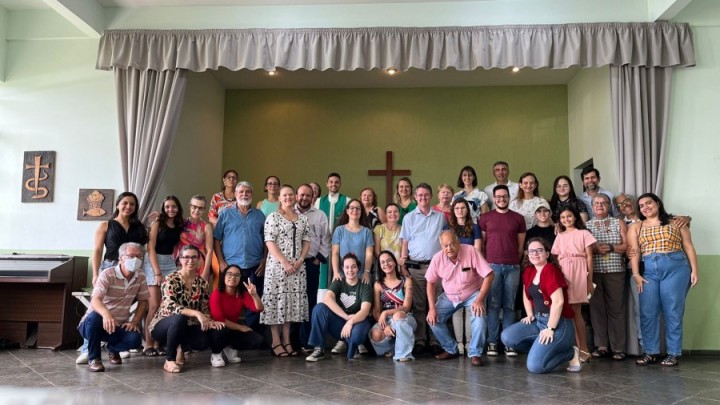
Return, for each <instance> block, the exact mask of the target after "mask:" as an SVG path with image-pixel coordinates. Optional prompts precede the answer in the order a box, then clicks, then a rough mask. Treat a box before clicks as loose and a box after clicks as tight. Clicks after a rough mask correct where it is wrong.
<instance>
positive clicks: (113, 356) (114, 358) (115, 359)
mask: <svg viewBox="0 0 720 405" xmlns="http://www.w3.org/2000/svg"><path fill="white" fill-rule="evenodd" d="M108 358H109V359H110V364H112V365H113V366H119V365H121V364H122V357H120V353H113V352H108Z"/></svg>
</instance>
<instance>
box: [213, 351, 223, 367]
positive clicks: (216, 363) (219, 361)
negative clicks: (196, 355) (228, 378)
mask: <svg viewBox="0 0 720 405" xmlns="http://www.w3.org/2000/svg"><path fill="white" fill-rule="evenodd" d="M210 365H212V366H213V367H225V360H223V358H222V353H212V354H211V355H210Z"/></svg>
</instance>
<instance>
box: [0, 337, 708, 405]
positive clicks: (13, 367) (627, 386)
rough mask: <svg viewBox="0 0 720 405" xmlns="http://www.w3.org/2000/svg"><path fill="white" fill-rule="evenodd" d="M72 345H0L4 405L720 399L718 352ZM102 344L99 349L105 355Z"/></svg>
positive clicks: (0, 396)
mask: <svg viewBox="0 0 720 405" xmlns="http://www.w3.org/2000/svg"><path fill="white" fill-rule="evenodd" d="M76 355H77V353H76V352H75V351H61V352H52V351H49V350H32V349H30V350H13V351H0V404H8V403H9V404H30V403H31V404H77V403H103V404H116V403H117V404H130V405H141V404H174V403H192V404H226V403H227V404H229V403H238V402H248V403H281V402H282V403H324V402H334V403H348V404H384V403H428V402H432V403H462V402H482V403H492V404H513V405H515V404H521V403H533V404H564V403H583V404H619V403H632V404H638V403H645V404H675V403H678V404H717V405H720V358H718V357H703V356H685V357H683V358H681V363H680V366H679V367H676V368H670V369H668V368H662V367H660V366H650V367H637V366H635V364H634V359H632V358H629V359H628V360H626V361H624V362H614V361H612V360H601V361H593V362H591V363H589V364H587V365H586V366H585V367H584V368H583V371H582V372H581V373H579V374H570V373H566V372H565V371H558V372H555V373H551V374H546V375H533V374H529V373H528V372H527V371H526V369H525V357H524V356H522V355H521V356H520V357H517V358H514V359H507V358H505V357H504V356H500V357H497V358H486V364H485V367H481V368H474V367H472V366H471V365H470V362H469V361H468V359H466V358H461V359H457V360H446V361H439V360H434V359H432V358H431V357H429V356H423V357H420V358H419V359H418V360H416V361H414V362H408V363H398V362H393V361H391V360H388V359H385V358H361V359H358V360H353V361H347V360H346V359H345V356H344V355H342V356H337V355H336V356H332V358H330V359H326V360H322V361H320V362H318V363H307V362H305V361H304V358H303V357H297V358H288V359H277V358H273V357H271V356H270V355H269V353H265V352H263V353H258V352H241V356H242V358H243V361H242V363H240V364H232V365H228V366H227V367H225V368H219V369H218V368H215V369H214V368H211V367H210V353H209V352H208V351H205V352H201V353H194V354H191V355H190V356H189V357H188V360H187V363H186V365H185V369H184V370H183V372H182V373H180V374H167V373H164V372H163V371H162V370H161V367H162V363H163V360H162V359H161V358H144V357H142V356H141V355H133V357H131V358H129V359H124V363H123V365H122V366H110V365H109V362H108V361H106V360H105V361H103V363H104V364H105V367H106V368H107V371H106V372H104V373H90V372H89V371H88V370H87V366H85V365H82V366H76V365H75V357H76ZM106 355H107V354H106V353H104V354H103V357H104V359H106Z"/></svg>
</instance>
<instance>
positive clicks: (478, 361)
mask: <svg viewBox="0 0 720 405" xmlns="http://www.w3.org/2000/svg"><path fill="white" fill-rule="evenodd" d="M470 364H472V365H473V367H482V365H483V361H482V357H480V356H472V357H470Z"/></svg>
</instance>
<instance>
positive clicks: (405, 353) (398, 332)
mask: <svg viewBox="0 0 720 405" xmlns="http://www.w3.org/2000/svg"><path fill="white" fill-rule="evenodd" d="M386 322H387V324H388V325H389V326H390V327H391V328H393V329H394V330H395V337H386V338H385V339H383V340H381V341H379V342H375V341H373V340H372V338H371V339H370V343H371V344H372V345H373V348H374V349H375V353H377V354H378V356H382V355H383V354H385V353H387V352H391V351H394V352H395V354H394V355H393V359H394V360H400V359H402V358H406V359H414V358H415V357H413V355H412V350H413V345H414V344H415V328H417V322H416V321H415V318H413V316H412V314H407V317H406V318H404V319H398V320H393V317H392V316H388V319H387V320H386ZM375 328H380V326H379V325H378V324H375V326H373V329H375Z"/></svg>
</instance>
